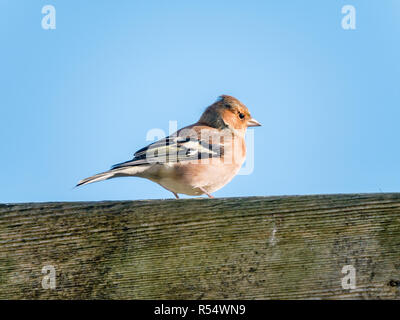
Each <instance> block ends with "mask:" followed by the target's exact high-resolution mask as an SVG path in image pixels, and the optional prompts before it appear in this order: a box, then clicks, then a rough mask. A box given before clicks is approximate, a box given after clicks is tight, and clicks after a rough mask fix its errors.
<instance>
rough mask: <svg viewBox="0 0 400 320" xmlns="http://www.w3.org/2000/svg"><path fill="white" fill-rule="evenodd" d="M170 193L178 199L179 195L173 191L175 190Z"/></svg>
mask: <svg viewBox="0 0 400 320" xmlns="http://www.w3.org/2000/svg"><path fill="white" fill-rule="evenodd" d="M171 192H172V191H171ZM172 193H173V194H174V196H175V198H177V199H179V196H178V194H177V193H175V192H172Z"/></svg>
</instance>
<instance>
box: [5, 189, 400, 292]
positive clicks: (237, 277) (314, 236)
mask: <svg viewBox="0 0 400 320" xmlns="http://www.w3.org/2000/svg"><path fill="white" fill-rule="evenodd" d="M45 265H52V266H54V268H55V270H56V288H55V289H43V288H42V284H41V282H42V278H43V274H42V273H41V271H42V267H43V266H45ZM345 265H353V266H354V268H355V269H356V289H346V290H345V289H343V288H342V286H341V281H342V277H344V275H343V274H342V273H341V270H342V267H343V266H345ZM399 280H400V194H398V193H395V194H383V193H382V194H349V195H316V196H290V197H250V198H226V199H188V200H157V201H122V202H86V203H84V202H82V203H27V204H12V205H0V298H2V299H6V298H13V299H25V298H30V299H60V298H62V299H91V298H95V299H98V298H119V299H150V298H153V299H175V298H177V299H178V298H179V299H228V298H229V299H236V298H243V299H271V298H273V299H300V298H307V299H320V298H322V299H324V298H331V299H342V298H345V299H349V298H364V299H399V298H400V287H399V286H398V285H399V283H400V282H399Z"/></svg>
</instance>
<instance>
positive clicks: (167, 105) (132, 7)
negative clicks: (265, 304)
mask: <svg viewBox="0 0 400 320" xmlns="http://www.w3.org/2000/svg"><path fill="white" fill-rule="evenodd" d="M47 4H51V5H53V6H54V7H55V9H56V29H55V30H44V29H42V27H41V20H42V17H43V14H42V13H41V9H42V7H43V6H44V5H47ZM346 4H351V5H353V6H354V7H355V8H356V30H344V29H343V28H342V27H341V20H342V17H343V14H342V13H341V8H342V6H343V5H346ZM0 15H1V18H0V40H1V50H0V86H1V94H0V106H1V109H0V115H1V127H0V142H1V146H2V148H1V157H0V167H1V171H0V179H1V184H0V188H1V189H0V202H31V201H78V200H119V199H132V200H134V199H154V198H170V197H171V196H172V194H171V193H169V192H168V191H166V190H164V189H162V188H161V187H160V186H158V185H157V184H154V183H152V182H150V181H147V180H144V179H139V178H119V179H114V180H108V181H105V182H100V183H95V184H92V185H88V186H84V187H82V188H76V189H74V188H73V187H74V185H75V184H76V183H77V181H78V180H80V179H82V178H84V177H87V176H89V175H92V174H95V173H98V172H101V171H104V170H107V169H109V167H110V166H111V165H112V164H115V163H118V162H122V161H125V160H129V159H130V158H132V156H133V153H134V152H135V151H136V150H137V149H139V148H141V147H143V146H145V145H146V144H148V143H149V142H150V141H146V134H147V132H148V131H149V130H151V129H154V128H160V129H163V130H165V131H166V132H167V131H168V125H169V121H173V120H176V121H178V126H179V127H182V126H185V125H188V124H191V123H193V122H195V121H196V120H197V119H198V118H199V117H200V115H201V112H202V111H203V110H204V108H205V107H207V106H208V105H210V104H211V103H213V102H214V101H215V100H216V98H217V97H218V96H219V95H221V94H230V95H233V96H235V97H237V98H238V99H240V100H241V101H242V102H244V103H245V104H246V105H247V106H248V107H249V109H250V111H251V113H252V115H253V116H254V117H255V118H256V119H257V120H259V121H260V122H261V123H262V124H263V126H262V127H260V128H256V129H255V132H254V138H255V164H254V172H253V174H251V175H241V176H237V177H235V178H234V179H233V180H232V182H231V183H230V184H228V185H227V186H225V187H224V188H222V189H221V190H219V191H217V192H216V193H215V194H214V195H215V196H216V197H233V196H253V195H257V196H261V195H262V196H267V195H292V194H319V193H350V192H395V191H399V189H400V172H399V166H400V148H398V144H399V119H400V103H399V98H400V90H399V89H400V88H399V84H400V81H399V80H400V79H399V76H400V62H399V57H400V41H399V34H400V1H396V0H392V1H390V0H383V1H377V0H375V1H372V0H371V1H360V0H349V1H340V0H337V1H317V0H315V1H289V0H286V1H266V0H265V1H196V2H194V1H146V2H144V1H141V2H139V1H60V0H57V1H56V0H47V1H39V0H35V1H28V0H24V1H21V0H12V1H11V0H9V1H6V0H0Z"/></svg>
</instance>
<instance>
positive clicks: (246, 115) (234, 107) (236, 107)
mask: <svg viewBox="0 0 400 320" xmlns="http://www.w3.org/2000/svg"><path fill="white" fill-rule="evenodd" d="M199 122H200V123H204V124H206V125H208V126H210V127H214V128H218V129H225V128H230V129H235V130H240V131H246V128H248V127H258V126H261V124H260V123H259V122H258V121H257V120H255V119H253V118H252V117H251V115H250V112H249V109H247V107H246V106H245V105H244V104H243V103H241V102H240V101H239V100H238V99H236V98H234V97H231V96H228V95H222V96H220V97H219V98H218V100H217V101H216V102H215V103H213V104H212V105H211V106H209V107H208V108H207V109H206V110H205V111H204V113H203V114H202V116H201V118H200V120H199Z"/></svg>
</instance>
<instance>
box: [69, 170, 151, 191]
mask: <svg viewBox="0 0 400 320" xmlns="http://www.w3.org/2000/svg"><path fill="white" fill-rule="evenodd" d="M141 167H142V166H135V167H124V168H117V169H111V170H109V171H105V172H102V173H98V174H95V175H94V176H91V177H88V178H85V179H82V180H81V181H79V182H78V184H77V185H76V187H79V186H83V185H85V184H89V183H93V182H98V181H102V180H107V179H111V178H117V177H127V176H135V175H136V174H137V173H139V172H141V171H143V170H144V169H145V168H144V166H143V167H142V168H141Z"/></svg>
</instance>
